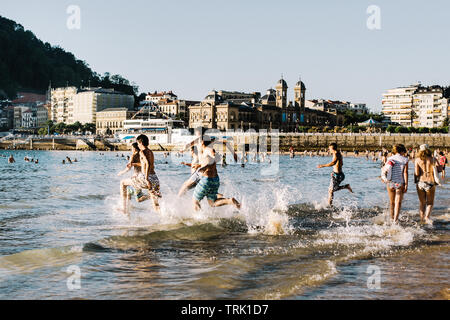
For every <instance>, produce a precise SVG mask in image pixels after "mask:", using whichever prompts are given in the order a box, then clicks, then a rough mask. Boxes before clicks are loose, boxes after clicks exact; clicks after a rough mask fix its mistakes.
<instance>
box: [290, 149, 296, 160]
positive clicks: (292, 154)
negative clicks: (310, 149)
mask: <svg viewBox="0 0 450 320" xmlns="http://www.w3.org/2000/svg"><path fill="white" fill-rule="evenodd" d="M289 154H290V157H291V159H294V158H295V151H294V147H293V146H291V147H290V148H289Z"/></svg>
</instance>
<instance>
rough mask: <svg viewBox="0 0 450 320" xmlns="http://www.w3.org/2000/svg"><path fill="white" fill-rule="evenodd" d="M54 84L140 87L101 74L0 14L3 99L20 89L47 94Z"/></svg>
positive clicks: (0, 94)
mask: <svg viewBox="0 0 450 320" xmlns="http://www.w3.org/2000/svg"><path fill="white" fill-rule="evenodd" d="M50 82H51V84H52V87H60V86H66V85H67V84H68V85H70V86H76V87H80V86H88V85H89V82H90V84H91V86H101V87H104V88H114V89H116V90H118V91H122V92H124V93H128V94H134V95H136V94H137V91H138V88H137V86H135V85H132V84H130V82H129V81H128V80H127V79H124V78H123V77H121V76H120V75H113V76H111V75H110V74H109V73H105V74H104V75H103V76H100V75H99V74H97V73H96V72H94V71H92V70H91V68H90V67H89V65H88V64H87V63H86V62H85V61H81V60H78V59H77V58H76V57H75V56H74V55H73V54H72V53H70V52H66V51H65V50H64V49H62V48H60V47H58V46H52V45H50V44H49V43H47V42H46V43H44V42H42V41H41V40H39V39H38V38H37V37H36V36H35V35H34V34H33V32H31V31H29V30H25V29H24V28H23V26H21V25H20V24H18V23H16V22H15V21H12V20H9V19H6V18H4V17H2V16H0V99H2V98H3V99H4V98H10V99H11V98H15V97H16V93H17V92H18V91H20V90H23V91H34V92H40V93H44V92H45V91H46V89H47V88H48V86H49V83H50Z"/></svg>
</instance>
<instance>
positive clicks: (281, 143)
mask: <svg viewBox="0 0 450 320" xmlns="http://www.w3.org/2000/svg"><path fill="white" fill-rule="evenodd" d="M222 135H223V136H226V135H227V134H226V133H223V134H222ZM230 138H232V139H233V142H234V144H235V148H236V150H237V149H238V146H239V145H242V144H245V145H246V149H250V150H254V149H252V148H251V145H254V146H256V145H258V146H261V145H267V150H269V151H271V150H272V151H280V152H286V151H288V150H289V148H290V147H291V146H292V147H293V148H294V149H295V150H296V151H304V150H320V149H325V148H327V147H328V146H329V144H330V143H333V142H335V143H337V144H338V146H339V148H341V149H342V150H346V151H353V150H371V151H373V150H379V149H381V148H383V147H385V148H391V147H392V146H393V145H395V144H399V143H401V144H404V145H405V146H406V147H407V148H417V147H418V146H420V145H421V144H425V143H426V144H428V145H429V146H430V147H431V148H441V149H447V148H449V147H450V134H339V133H336V134H327V133H325V134H321V133H316V134H308V133H304V134H303V133H280V134H278V135H277V136H270V135H268V136H258V135H256V134H244V135H237V134H234V135H232V136H231V137H230ZM230 141H231V140H230ZM272 143H273V144H274V145H273V146H272ZM277 146H278V147H277ZM182 147H183V146H182V145H173V144H164V145H161V144H152V145H151V146H150V148H151V149H152V150H154V151H174V150H181V149H182ZM0 149H9V150H99V151H114V150H116V151H127V150H130V144H126V143H115V142H109V141H108V140H107V139H97V138H33V139H30V138H28V139H16V140H3V141H1V140H0Z"/></svg>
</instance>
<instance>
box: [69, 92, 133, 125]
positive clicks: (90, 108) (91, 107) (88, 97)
mask: <svg viewBox="0 0 450 320" xmlns="http://www.w3.org/2000/svg"><path fill="white" fill-rule="evenodd" d="M133 107H134V96H132V95H128V94H124V93H122V92H119V91H114V89H102V88H88V89H80V90H79V91H78V92H77V94H76V95H74V97H73V114H72V117H71V118H70V117H69V119H68V124H73V123H75V122H80V123H81V124H86V123H96V114H97V112H99V111H103V110H105V109H109V108H126V109H129V110H130V109H132V108H133Z"/></svg>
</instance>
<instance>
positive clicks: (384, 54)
mask: <svg viewBox="0 0 450 320" xmlns="http://www.w3.org/2000/svg"><path fill="white" fill-rule="evenodd" d="M0 3H1V4H0V15H2V16H5V17H6V18H9V19H12V20H15V21H17V22H18V23H20V24H22V25H23V26H24V27H25V28H26V29H29V30H31V31H32V32H33V33H35V34H36V36H37V37H38V38H40V39H41V40H43V41H47V42H49V43H51V44H52V45H59V46H61V47H63V48H64V49H66V50H68V51H71V52H73V53H74V54H75V55H76V57H77V58H79V59H81V60H85V61H86V62H87V63H88V64H89V65H90V66H91V67H92V69H93V70H94V71H97V72H99V73H104V72H106V71H109V72H111V73H118V74H121V75H123V76H124V77H126V78H128V79H129V80H131V81H134V82H136V84H137V85H139V88H140V91H141V92H144V91H145V92H147V91H153V90H173V91H175V93H177V94H178V96H179V98H182V99H195V100H200V99H203V98H204V97H205V96H206V95H207V93H208V91H210V90H212V89H217V90H219V89H224V90H237V91H246V92H247V91H248V92H250V91H260V92H265V91H266V90H267V89H268V88H270V87H273V86H275V84H276V82H277V81H278V80H279V79H280V77H281V74H283V75H284V79H285V80H286V81H287V82H288V85H289V87H290V88H289V95H290V99H292V97H293V91H292V89H293V86H294V85H295V82H297V81H298V78H299V76H301V78H302V80H303V81H304V82H305V84H306V87H307V93H306V94H307V99H315V98H328V99H340V100H347V101H352V102H365V103H367V105H368V106H369V107H370V108H371V109H372V110H374V111H380V110H381V107H380V105H381V95H382V93H383V92H384V91H385V90H386V89H389V88H393V87H397V86H402V85H408V84H412V83H415V82H417V81H421V82H422V83H423V84H426V85H428V84H440V85H449V84H450V79H449V76H450V62H449V56H450V41H449V38H450V2H449V1H448V0H430V1H422V0H421V1H416V0H408V1H406V0H395V1H392V0H391V1H388V0H371V1H366V0H347V1H335V0H329V1H324V0H316V1H301V0H296V1H294V0H292V1H287V0H286V1H283V0H277V1H275V0H273V1H265V0H264V1H261V0H258V1H257V0H254V1H253V0H227V1H223V0H222V1H215V0H204V1H200V0H195V1H189V0H183V1H181V0H180V1H170V0H164V1H159V0H158V1H155V0H150V1H148V0H147V1H145V0H128V1H117V0H108V1H106V0H90V1H86V0H78V1H77V0H71V1H65V0H41V1H30V0H26V1H25V0H14V1H12V0H9V1H6V0H0ZM69 5H78V6H79V7H80V9H81V29H80V30H69V29H68V28H67V26H66V21H67V19H68V17H69V14H67V13H66V10H67V7H68V6H69ZM369 5H377V6H379V7H380V9H381V30H369V29H368V28H367V25H366V22H367V19H368V18H369V14H367V13H366V10H367V8H368V6H369Z"/></svg>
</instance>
